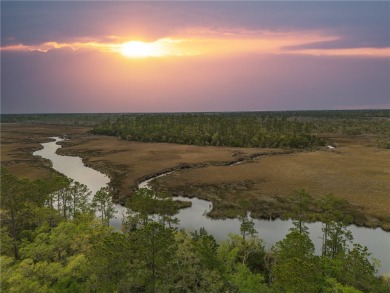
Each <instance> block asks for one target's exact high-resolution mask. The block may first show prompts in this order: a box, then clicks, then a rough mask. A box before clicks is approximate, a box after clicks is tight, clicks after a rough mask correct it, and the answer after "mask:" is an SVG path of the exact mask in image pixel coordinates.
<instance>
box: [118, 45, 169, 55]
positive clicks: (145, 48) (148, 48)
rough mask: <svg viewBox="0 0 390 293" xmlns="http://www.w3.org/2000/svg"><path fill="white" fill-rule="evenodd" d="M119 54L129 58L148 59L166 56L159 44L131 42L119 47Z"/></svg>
mask: <svg viewBox="0 0 390 293" xmlns="http://www.w3.org/2000/svg"><path fill="white" fill-rule="evenodd" d="M119 52H120V53H121V54H122V55H123V56H125V57H128V58H147V57H158V56H162V55H164V53H165V52H164V50H163V48H162V47H161V46H160V45H159V44H157V43H144V42H140V41H131V42H127V43H124V44H121V45H120V46H119Z"/></svg>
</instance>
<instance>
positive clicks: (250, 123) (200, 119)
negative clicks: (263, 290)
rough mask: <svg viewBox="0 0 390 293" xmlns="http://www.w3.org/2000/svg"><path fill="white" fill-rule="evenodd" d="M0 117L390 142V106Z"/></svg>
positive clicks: (250, 139)
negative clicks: (367, 137) (366, 137)
mask: <svg viewBox="0 0 390 293" xmlns="http://www.w3.org/2000/svg"><path fill="white" fill-rule="evenodd" d="M1 122H2V123H32V124H55V125H73V126H87V127H93V129H92V131H91V132H92V133H94V134H104V135H113V136H117V137H120V138H122V139H126V140H136V141H144V142H171V143H180V144H195V145H213V146H232V147H278V148H300V149H302V148H305V149H306V148H316V147H318V146H322V145H324V144H325V143H326V142H325V140H324V139H323V138H324V137H329V136H332V135H344V136H357V135H374V136H375V137H376V139H377V143H378V145H379V146H380V147H383V148H390V110H337V111H330V110H324V111H280V112H231V113H226V112H224V113H214V112H213V113H128V114H123V113H77V114H4V115H1Z"/></svg>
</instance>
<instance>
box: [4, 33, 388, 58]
mask: <svg viewBox="0 0 390 293" xmlns="http://www.w3.org/2000/svg"><path fill="white" fill-rule="evenodd" d="M340 38H341V37H340V36H336V35H329V34H327V33H325V32H321V31H308V30H304V31H291V30H290V31H277V32H275V31H269V30H248V29H245V28H234V29H231V28H226V29H223V28H218V29H213V28H208V27H194V28H186V29H184V30H182V31H177V32H176V35H175V36H167V37H164V38H161V39H158V40H155V41H143V40H142V39H141V40H139V39H128V38H126V37H125V36H114V35H112V36H103V37H100V38H97V39H96V40H92V39H91V38H88V37H85V38H84V41H75V42H68V43H61V42H58V41H49V42H43V43H41V44H17V45H8V46H3V47H1V51H19V52H23V51H36V52H41V53H46V52H48V51H50V50H55V49H57V50H58V49H70V50H72V51H78V50H94V51H100V52H105V53H121V54H122V55H128V56H132V54H126V52H125V51H126V49H125V47H126V46H128V44H129V42H130V43H131V42H132V41H133V42H134V41H136V42H139V43H141V44H144V47H145V48H148V50H149V51H150V54H145V56H143V57H166V56H197V55H219V56H221V55H234V54H247V53H258V54H307V55H315V56H321V55H329V56H331V55H338V56H379V57H388V56H390V48H369V47H363V48H348V49H345V48H332V47H330V48H321V47H322V46H321V45H320V46H316V45H315V44H324V43H332V42H335V41H338V40H339V39H340ZM101 40H105V41H103V42H102V41H101ZM127 49H128V48H127ZM141 55H142V54H141Z"/></svg>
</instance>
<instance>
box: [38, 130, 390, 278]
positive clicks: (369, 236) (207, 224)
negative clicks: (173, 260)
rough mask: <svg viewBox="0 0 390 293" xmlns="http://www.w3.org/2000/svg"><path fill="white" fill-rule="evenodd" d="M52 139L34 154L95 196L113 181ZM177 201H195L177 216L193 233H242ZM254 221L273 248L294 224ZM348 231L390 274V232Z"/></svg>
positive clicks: (314, 230) (203, 207) (236, 225)
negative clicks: (62, 152)
mask: <svg viewBox="0 0 390 293" xmlns="http://www.w3.org/2000/svg"><path fill="white" fill-rule="evenodd" d="M52 139H53V141H52V142H47V143H43V144H42V146H43V149H41V150H39V151H36V152H34V153H33V155H35V156H41V157H42V158H45V159H49V160H51V162H52V164H53V169H55V170H57V171H58V172H60V173H62V174H64V175H65V176H67V177H69V178H71V179H73V180H76V181H78V182H80V183H82V184H85V185H86V186H87V187H88V188H89V189H90V190H91V191H92V194H95V193H96V191H98V190H99V189H100V188H102V187H105V186H107V184H108V183H109V182H110V179H109V178H108V177H107V176H106V175H104V174H102V173H100V172H98V171H96V170H94V169H92V168H89V167H86V166H84V164H83V162H82V160H81V158H79V157H70V156H60V155H57V154H56V151H57V149H59V148H60V147H61V146H60V145H58V144H57V142H60V141H62V140H63V139H60V138H58V137H52ZM165 175H166V174H165ZM160 176H161V175H160ZM162 176H164V175H162ZM153 179H154V178H153ZM153 179H149V180H147V181H144V182H142V183H140V185H139V188H149V186H148V184H149V182H150V181H151V180H153ZM174 199H178V200H183V201H191V202H192V206H191V207H190V208H185V209H181V210H180V211H179V214H178V215H177V218H178V219H179V221H180V224H179V227H178V228H180V229H185V230H186V231H188V232H191V231H194V230H195V229H197V230H199V229H200V228H201V227H204V228H205V229H206V230H207V231H208V232H209V233H211V234H212V235H213V236H214V237H215V239H216V240H217V241H221V240H225V239H227V238H228V235H229V233H234V234H239V233H240V222H239V220H238V219H225V220H213V219H211V218H208V217H207V216H205V215H206V214H207V212H208V211H210V210H211V209H212V204H211V203H210V202H208V201H205V200H201V199H198V198H192V199H189V198H183V197H175V198H174ZM115 208H116V209H117V213H116V217H115V218H114V219H112V220H111V221H110V225H112V226H114V227H115V228H117V229H120V226H121V223H122V218H123V215H124V213H125V212H126V209H125V208H124V207H122V206H120V205H115ZM253 221H254V223H255V228H256V230H257V231H258V233H259V236H260V238H262V239H263V240H264V242H265V246H266V248H270V247H271V246H272V245H273V244H274V243H275V242H277V241H279V240H282V239H283V238H284V237H285V235H286V234H287V233H288V232H289V229H290V228H291V227H292V224H291V221H284V220H280V219H276V220H272V221H271V220H270V221H267V220H258V219H253ZM308 227H309V233H310V238H311V239H312V241H313V243H314V244H315V247H316V252H317V253H320V251H321V245H322V240H321V237H322V231H321V227H322V224H321V223H320V222H316V223H311V224H308ZM348 229H349V230H351V232H352V234H353V237H354V243H360V244H361V245H363V246H367V247H368V249H369V251H370V252H371V253H372V257H374V258H376V259H379V260H380V262H381V267H380V268H379V270H378V271H379V274H384V273H390V233H389V232H385V231H383V230H382V229H379V228H378V229H370V228H365V227H357V226H355V225H351V226H349V227H348Z"/></svg>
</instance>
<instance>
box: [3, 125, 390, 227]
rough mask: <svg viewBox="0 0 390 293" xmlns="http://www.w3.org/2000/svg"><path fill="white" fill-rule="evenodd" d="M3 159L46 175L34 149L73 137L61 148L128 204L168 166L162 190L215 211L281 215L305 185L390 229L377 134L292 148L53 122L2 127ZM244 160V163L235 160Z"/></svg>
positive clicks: (387, 177) (389, 153)
mask: <svg viewBox="0 0 390 293" xmlns="http://www.w3.org/2000/svg"><path fill="white" fill-rule="evenodd" d="M1 127H2V129H1V164H2V165H4V166H6V167H7V168H8V169H9V170H10V172H12V173H14V174H15V175H17V176H21V177H27V178H30V179H35V178H44V177H46V176H49V175H50V174H51V173H52V172H53V171H52V170H51V169H50V162H48V161H46V160H42V159H40V158H39V157H34V156H33V155H32V153H33V151H35V150H38V149H40V148H41V145H40V143H42V142H45V141H48V140H49V137H50V136H63V135H65V134H66V135H67V136H68V137H69V138H70V139H69V140H67V141H65V142H63V143H62V145H63V147H62V148H61V149H60V150H59V152H60V154H66V155H77V156H80V157H82V158H83V161H84V163H85V164H86V165H89V166H91V167H93V168H95V169H97V170H99V171H101V172H103V173H105V174H107V175H109V176H110V178H111V185H112V187H113V189H114V195H115V199H116V200H117V201H118V202H124V201H125V200H126V198H128V197H130V196H131V194H132V192H134V190H135V189H136V186H137V183H138V182H139V181H140V180H143V179H146V178H149V177H150V176H153V175H156V174H161V173H163V172H166V171H174V172H173V173H172V174H170V175H168V176H165V177H161V178H159V179H156V180H155V182H154V185H155V187H156V188H157V189H161V190H168V191H170V192H172V193H174V194H177V195H184V196H198V197H202V198H207V199H208V200H211V201H212V202H213V204H214V209H213V211H212V212H211V214H210V215H211V216H213V217H230V216H234V215H235V211H236V209H239V208H240V202H241V201H242V200H246V201H248V202H250V203H251V204H250V207H249V208H250V209H251V211H252V214H253V216H256V217H278V216H281V215H283V211H284V210H286V209H288V208H289V201H288V196H289V195H291V194H292V192H293V191H294V190H297V189H305V190H306V191H307V192H308V193H310V194H311V195H312V196H313V197H315V198H316V197H319V196H321V195H324V194H326V193H333V194H334V195H335V196H337V197H340V198H344V199H346V200H347V201H348V202H349V203H350V206H351V210H348V211H346V212H351V213H353V214H354V217H355V218H356V221H355V223H357V224H359V225H366V226H382V228H384V229H386V230H390V214H389V212H388V211H389V209H390V150H388V149H380V148H378V147H376V146H375V145H374V144H373V143H372V141H373V140H372V138H371V137H359V138H353V139H352V138H345V137H334V138H332V140H333V141H334V143H335V145H336V146H337V147H336V148H335V149H332V150H330V149H327V148H323V149H319V150H316V151H304V152H302V151H301V152H291V151H286V150H279V149H256V148H230V147H205V146H189V145H180V144H168V143H141V142H130V141H124V140H120V139H118V138H116V137H110V136H94V135H90V134H88V130H89V129H88V128H82V127H67V126H53V125H21V124H19V125H17V124H5V125H4V124H3V125H1ZM235 162H239V163H238V164H233V163H235Z"/></svg>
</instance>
